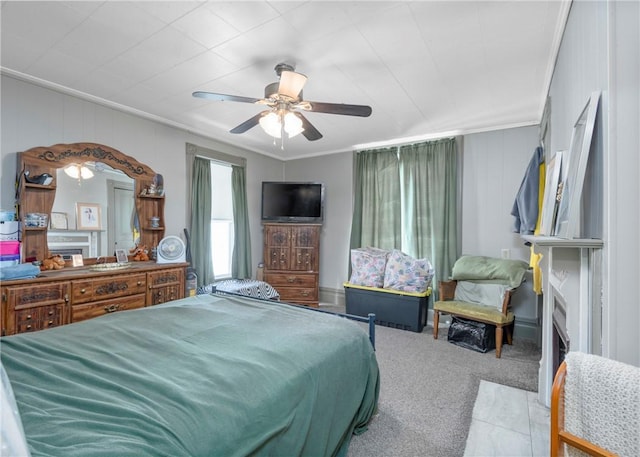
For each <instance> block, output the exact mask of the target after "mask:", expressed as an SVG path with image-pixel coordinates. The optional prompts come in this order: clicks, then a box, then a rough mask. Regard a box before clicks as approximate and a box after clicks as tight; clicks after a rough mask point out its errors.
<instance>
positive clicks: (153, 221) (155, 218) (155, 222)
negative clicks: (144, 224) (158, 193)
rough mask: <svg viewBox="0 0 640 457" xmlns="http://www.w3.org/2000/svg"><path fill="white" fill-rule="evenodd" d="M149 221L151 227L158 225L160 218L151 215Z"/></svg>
mask: <svg viewBox="0 0 640 457" xmlns="http://www.w3.org/2000/svg"><path fill="white" fill-rule="evenodd" d="M149 222H150V223H151V228H159V227H160V218H159V217H158V216H153V217H152V218H151V219H149Z"/></svg>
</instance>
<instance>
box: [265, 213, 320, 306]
mask: <svg viewBox="0 0 640 457" xmlns="http://www.w3.org/2000/svg"><path fill="white" fill-rule="evenodd" d="M263 225H264V280H265V281H266V282H268V283H269V284H271V285H272V286H273V287H274V288H275V289H276V290H277V291H278V293H279V294H280V299H281V300H282V301H288V302H291V303H298V304H301V305H307V306H318V299H319V293H318V275H319V270H320V227H321V226H320V225H319V224H287V223H278V224H276V223H273V224H272V223H265V224H263Z"/></svg>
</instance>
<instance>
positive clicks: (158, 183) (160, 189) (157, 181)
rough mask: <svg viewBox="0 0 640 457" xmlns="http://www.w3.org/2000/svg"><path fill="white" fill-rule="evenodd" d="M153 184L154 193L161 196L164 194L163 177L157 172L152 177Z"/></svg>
mask: <svg viewBox="0 0 640 457" xmlns="http://www.w3.org/2000/svg"><path fill="white" fill-rule="evenodd" d="M153 184H154V187H155V194H156V195H157V196H158V197H162V196H163V195H164V178H163V177H162V175H161V174H157V175H155V176H154V177H153Z"/></svg>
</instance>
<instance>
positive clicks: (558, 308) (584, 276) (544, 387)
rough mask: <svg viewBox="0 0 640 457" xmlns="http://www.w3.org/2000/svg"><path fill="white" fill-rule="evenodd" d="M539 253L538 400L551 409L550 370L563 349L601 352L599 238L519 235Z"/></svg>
mask: <svg viewBox="0 0 640 457" xmlns="http://www.w3.org/2000/svg"><path fill="white" fill-rule="evenodd" d="M523 238H524V239H525V240H526V241H529V242H530V243H532V244H533V245H534V247H535V250H536V252H539V253H541V254H542V261H541V263H540V268H541V270H542V274H543V304H542V325H541V327H542V357H541V359H540V370H539V375H538V400H539V401H540V403H542V404H544V405H546V406H550V405H551V386H552V384H553V377H554V375H555V372H556V370H557V368H558V366H559V365H560V363H561V362H562V358H563V357H564V354H566V353H567V352H568V351H570V350H571V351H581V352H585V353H589V354H598V355H600V352H601V333H602V331H601V320H600V316H601V312H602V260H601V259H602V245H603V243H602V240H598V239H581V238H574V239H560V238H556V237H541V236H528V235H527V236H523Z"/></svg>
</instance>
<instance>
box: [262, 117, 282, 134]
mask: <svg viewBox="0 0 640 457" xmlns="http://www.w3.org/2000/svg"><path fill="white" fill-rule="evenodd" d="M260 127H262V130H264V131H265V132H266V133H267V135H269V136H272V137H274V138H280V137H281V135H282V126H281V124H280V116H278V114H277V113H275V112H274V111H270V112H269V113H267V114H265V115H264V116H262V117H261V118H260Z"/></svg>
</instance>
